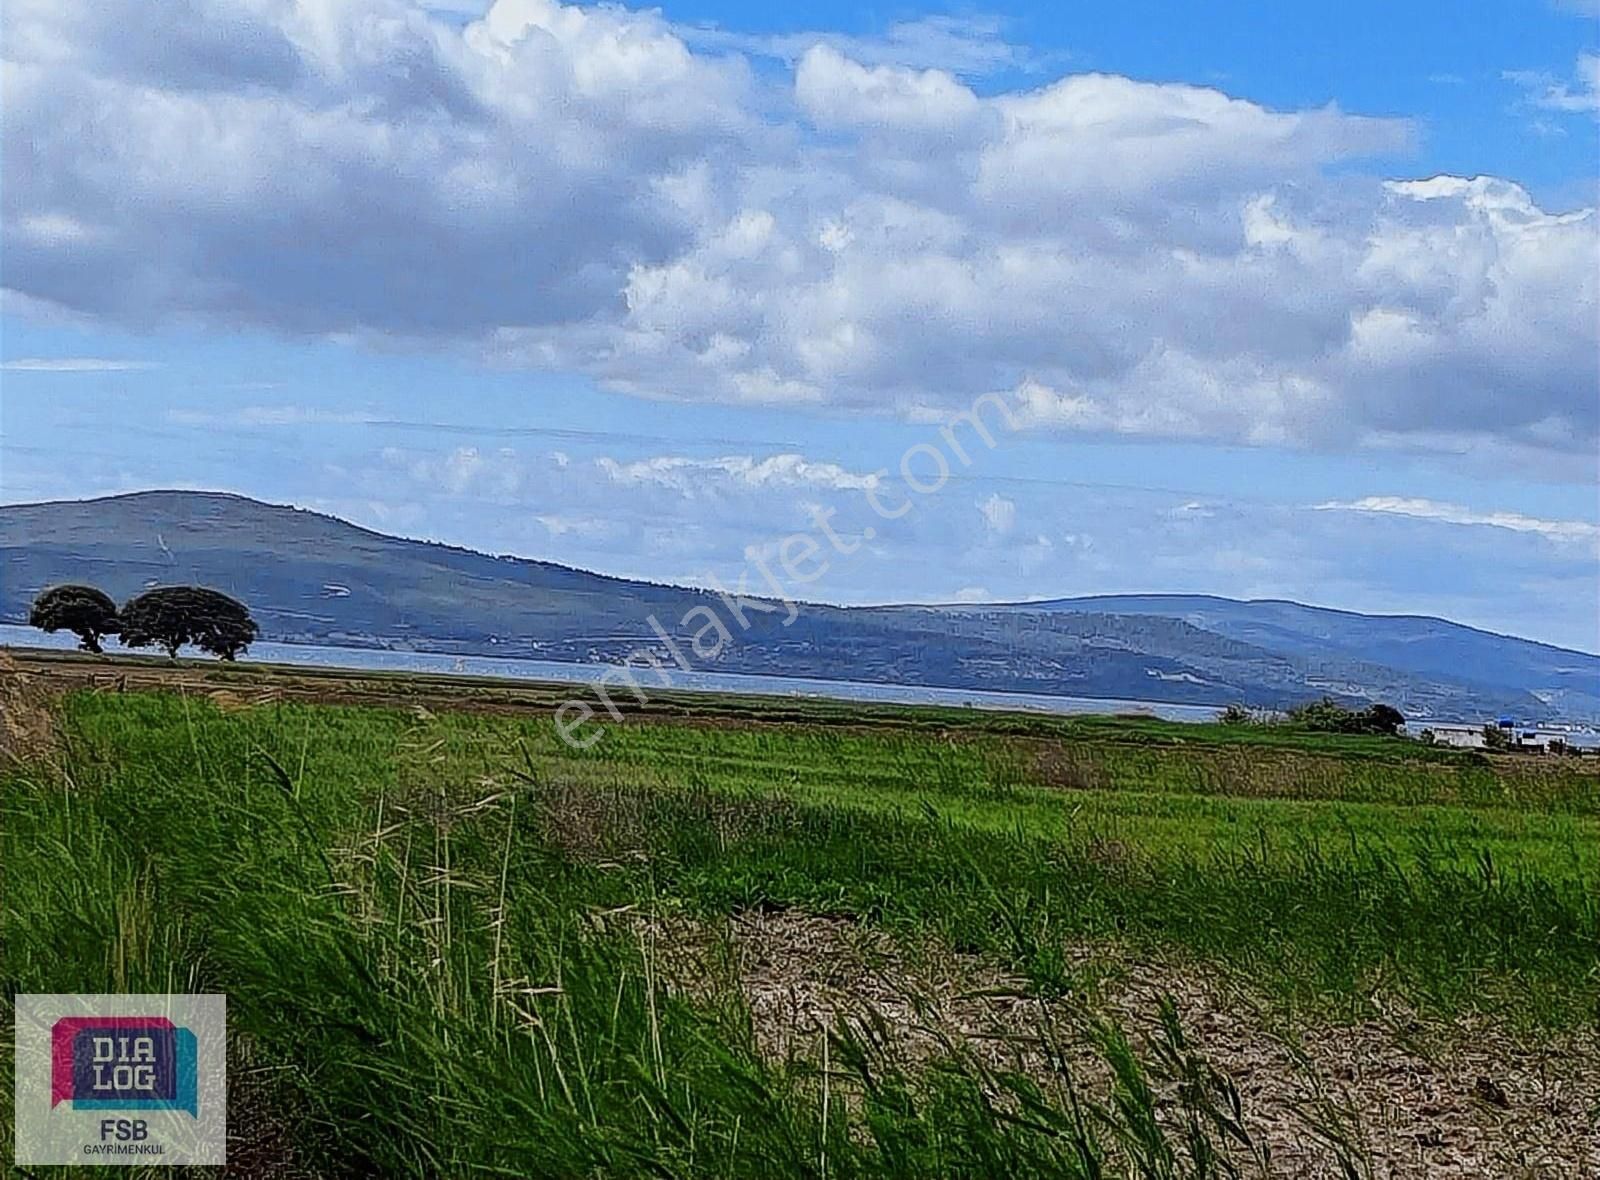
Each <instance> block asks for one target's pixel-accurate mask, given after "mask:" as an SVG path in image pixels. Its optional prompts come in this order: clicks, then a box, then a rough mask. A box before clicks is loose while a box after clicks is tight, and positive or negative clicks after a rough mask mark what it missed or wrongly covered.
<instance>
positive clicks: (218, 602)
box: [122, 586, 260, 660]
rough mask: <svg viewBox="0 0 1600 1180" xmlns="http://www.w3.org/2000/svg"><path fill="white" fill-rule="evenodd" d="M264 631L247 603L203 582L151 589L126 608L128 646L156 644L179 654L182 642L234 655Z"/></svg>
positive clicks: (124, 629) (124, 622) (124, 633)
mask: <svg viewBox="0 0 1600 1180" xmlns="http://www.w3.org/2000/svg"><path fill="white" fill-rule="evenodd" d="M259 631H260V628H258V627H257V626H256V621H255V620H254V619H252V618H251V617H250V612H249V611H248V610H247V609H245V605H244V603H242V602H239V601H238V600H237V599H233V598H229V597H228V596H227V595H226V594H223V593H222V592H221V591H219V590H208V589H206V588H205V587H203V586H163V587H161V588H160V589H156V590H147V591H145V592H144V593H143V594H141V595H139V596H138V597H137V598H134V599H132V600H130V601H129V602H128V604H127V605H126V606H124V607H123V608H122V642H123V644H124V645H126V646H128V647H147V646H149V645H150V644H157V645H159V646H161V647H164V648H166V649H167V654H168V655H169V656H171V657H172V658H174V659H176V658H177V655H178V649H179V648H180V647H182V646H183V645H184V644H193V645H194V646H195V647H198V648H199V649H200V650H201V651H204V652H210V653H211V654H212V655H215V656H218V657H220V658H222V659H224V660H231V659H233V658H234V657H236V656H237V655H239V653H241V652H243V651H244V650H245V649H246V648H248V647H249V646H250V643H251V642H252V641H253V640H254V639H255V637H256V635H257V634H258V633H259Z"/></svg>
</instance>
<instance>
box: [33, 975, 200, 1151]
mask: <svg viewBox="0 0 1600 1180" xmlns="http://www.w3.org/2000/svg"><path fill="white" fill-rule="evenodd" d="M226 1022H227V1001H226V999H225V998H224V997H223V996H219V995H138V996H135V995H74V994H49V995H19V996H17V1000H16V1034H17V1036H16V1045H17V1060H16V1124H15V1125H16V1131H17V1140H16V1162H17V1163H19V1164H68V1163H70V1164H79V1165H84V1164H147V1165H148V1164H220V1163H223V1162H224V1158H225V1152H226V1142H227V1072H226V1071H227V1053H226V1040H227V1027H226Z"/></svg>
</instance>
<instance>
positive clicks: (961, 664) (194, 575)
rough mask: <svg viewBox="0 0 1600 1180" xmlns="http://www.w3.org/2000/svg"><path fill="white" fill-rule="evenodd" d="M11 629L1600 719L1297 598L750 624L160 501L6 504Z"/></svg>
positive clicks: (1105, 601) (594, 582) (667, 590)
mask: <svg viewBox="0 0 1600 1180" xmlns="http://www.w3.org/2000/svg"><path fill="white" fill-rule="evenodd" d="M0 563H3V564H0V621H5V622H12V623H18V622H25V621H26V618H27V613H28V605H29V603H30V602H31V601H32V599H33V597H34V595H35V594H36V593H37V592H38V591H39V590H40V589H42V588H43V587H45V586H48V585H51V584H54V583H57V582H64V581H78V582H89V583H92V584H94V585H97V586H99V587H101V588H102V589H104V590H105V591H106V592H107V593H109V594H111V595H112V597H114V598H116V599H118V600H119V601H121V600H123V599H126V598H128V597H130V596H132V595H134V594H136V593H138V592H140V591H141V590H143V589H145V588H147V587H150V586H154V585H172V584H181V583H194V584H201V585H207V586H213V587H216V588H217V589H220V590H224V591H226V592H228V593H230V594H233V595H235V596H236V597H239V598H241V599H243V600H244V601H245V602H246V603H248V604H249V606H250V609H251V611H252V612H253V613H254V615H255V617H256V619H257V620H258V621H259V622H260V624H261V629H262V638H263V639H271V640H278V641H282V642H288V643H322V644H341V645H349V646H361V647H388V648H409V649H416V650H426V651H439V652H447V653H456V654H475V655H495V656H505V657H527V658H534V659H545V660H576V661H589V662H594V661H599V662H617V661H621V660H623V659H625V658H626V657H627V656H628V654H629V653H630V652H632V651H634V650H636V649H638V648H640V647H648V648H651V649H652V650H654V651H655V652H656V653H658V655H659V657H660V658H662V659H663V660H666V659H669V658H670V657H669V656H668V654H667V649H666V644H665V643H664V642H663V641H662V640H661V639H660V638H659V637H658V636H657V635H656V633H655V632H654V630H653V629H652V627H651V625H650V623H649V622H648V619H649V618H650V616H652V615H653V616H655V618H656V619H657V620H659V621H660V623H661V624H662V625H663V626H664V628H665V629H666V631H667V632H668V633H669V635H671V636H672V637H673V639H674V641H675V642H676V643H677V645H678V646H679V649H680V650H681V651H682V652H684V653H686V654H687V653H689V652H690V650H691V649H690V646H689V638H690V635H691V634H692V633H693V632H695V631H696V630H699V629H700V628H701V627H703V626H704V625H705V623H706V618H707V616H706V615H705V613H704V612H701V613H699V614H698V615H697V617H695V618H691V619H690V620H689V622H688V623H687V625H685V624H683V622H682V620H683V619H684V617H685V615H687V614H689V612H691V611H692V610H693V609H694V608H695V607H709V608H711V610H712V611H714V612H716V613H717V614H718V616H719V617H720V618H721V619H722V621H723V623H724V625H725V626H727V627H728V629H729V630H730V631H731V632H732V634H733V641H732V642H731V643H726V644H724V645H723V650H722V651H721V652H720V653H719V654H718V656H717V658H716V659H715V660H714V661H710V662H707V661H702V660H699V659H697V658H696V657H694V656H693V655H689V656H688V658H689V659H690V662H691V663H692V664H693V666H694V667H695V669H696V670H697V671H721V672H747V673H757V674H769V675H788V676H808V677H821V678H835V679H841V678H847V679H852V680H875V681H885V682H893V683H902V684H923V685H939V686H945V687H951V688H970V689H982V690H989V691H1012V692H1039V693H1054V694H1063V695H1070V696H1082V697H1100V698H1119V699H1132V700H1150V701H1165V702H1183V703H1192V704H1215V705H1219V706H1220V705H1223V704H1227V703H1230V702H1235V701H1237V702H1242V703H1245V704H1248V705H1252V706H1261V707H1283V706H1286V705H1290V704H1294V703H1296V702H1299V701H1303V700H1306V699H1309V698H1312V697H1317V696H1322V695H1325V694H1326V695H1332V696H1334V697H1337V698H1340V699H1345V700H1348V701H1351V702H1366V701H1373V700H1381V701H1387V702H1389V703H1391V704H1394V705H1396V706H1398V707H1399V708H1400V709H1401V710H1402V711H1404V712H1405V713H1406V714H1407V716H1408V717H1416V718H1423V717H1432V718H1438V719H1441V720H1444V719H1452V720H1481V719H1483V718H1485V717H1489V716H1499V715H1505V714H1510V715H1514V716H1516V717H1519V718H1522V719H1528V720H1566V721H1595V720H1600V657H1597V656H1593V655H1588V654H1585V653H1582V652H1575V651H1567V650H1565V649H1562V648H1558V647H1552V646H1549V645H1547V644H1542V643H1534V642H1532V641H1530V640H1525V639H1516V638H1512V637H1509V636H1504V635H1495V634H1492V633H1490V632H1486V631H1479V630H1476V629H1474V628H1471V627H1464V626H1461V625H1459V624H1456V623H1450V622H1446V621H1445V620H1443V619H1433V618H1422V617H1415V616H1386V615H1363V614H1356V613H1353V612H1350V611H1338V610H1327V609H1324V608H1321V607H1313V606H1302V605H1300V604H1299V603H1294V602H1278V601H1248V602H1241V601H1236V600H1234V599H1228V598H1213V597H1209V596H1204V595H1175V594H1139V595H1113V596H1100V597H1091V598H1062V599H1055V600H1051V601H1047V602H1029V603H1016V604H1006V605H983V606H965V605H963V606H933V607H929V606H882V607H837V606H821V605H805V606H802V607H801V609H800V612H799V616H798V618H796V619H795V620H794V622H793V623H792V625H790V626H787V627H785V626H783V625H782V619H783V618H784V617H785V615H784V612H773V613H767V614H759V613H751V614H749V615H748V618H749V619H750V623H751V626H750V628H749V630H747V631H741V630H740V629H739V628H738V627H737V626H736V625H735V624H734V622H733V621H732V619H731V618H730V616H729V612H728V610H727V608H726V606H725V605H724V603H723V602H722V600H721V599H720V598H719V597H718V596H717V595H715V594H711V593H708V592H705V591H699V590H692V589H686V588H683V587H679V586H667V585H657V584H653V583H649V582H637V581H629V580H626V579H621V578H612V577H606V576H604V575H601V574H594V573H589V572H587V571H585V570H578V569H571V568H569V567H567V566H562V565H555V564H553V563H550V562H544V561H531V560H528V559H525V558H519V557H493V556H489V555H486V554H482V553H476V552H473V551H471V550H468V549H459V548H455V547H453V546H448V545H440V544H435V543H432V542H423V541H411V540H405V539H402V538H399V537H391V536H386V535H384V534H382V533H376V532H372V531H370V530H368V529H364V528H359V527H357V526H356V525H352V524H349V523H347V522H346V521H342V520H339V519H337V518H335V517H331V516H325V515H323V514H321V513H317V512H310V511H307V510H304V509H297V508H290V507H281V506H277V505H270V504H263V503H260V502H259V501H256V500H250V499H247V498H244V497H242V496H232V495H223V494H220V493H211V492H176V491H155V492H139V493H135V494H132V495H125V496H109V497H105V498H102V499H96V500H81V501H80V500H75V501H56V502H51V503H45V504H21V505H9V506H3V507H0Z"/></svg>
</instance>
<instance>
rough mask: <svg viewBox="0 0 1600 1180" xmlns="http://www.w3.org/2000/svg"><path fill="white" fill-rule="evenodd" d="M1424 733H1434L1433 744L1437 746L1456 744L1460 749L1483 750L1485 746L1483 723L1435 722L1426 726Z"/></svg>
mask: <svg viewBox="0 0 1600 1180" xmlns="http://www.w3.org/2000/svg"><path fill="white" fill-rule="evenodd" d="M1421 732H1422V733H1431V734H1432V735H1433V744H1434V745H1436V746H1454V747H1455V748H1456V749H1458V750H1481V749H1483V748H1484V742H1483V726H1481V725H1450V724H1446V723H1444V722H1434V723H1433V724H1430V725H1427V726H1424V727H1423V729H1422V731H1421Z"/></svg>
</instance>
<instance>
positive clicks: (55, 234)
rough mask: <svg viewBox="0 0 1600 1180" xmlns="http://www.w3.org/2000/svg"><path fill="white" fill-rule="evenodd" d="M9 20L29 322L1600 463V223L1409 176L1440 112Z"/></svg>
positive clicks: (645, 388) (848, 60)
mask: <svg viewBox="0 0 1600 1180" xmlns="http://www.w3.org/2000/svg"><path fill="white" fill-rule="evenodd" d="M4 22H5V29H4V32H5V38H4V52H5V54H6V60H5V63H4V88H3V101H4V106H5V110H6V119H5V121H4V128H3V137H4V140H3V166H4V171H5V175H6V185H5V186H4V191H3V194H0V200H3V213H4V237H3V248H4V251H5V256H6V276H5V282H6V285H7V287H8V288H9V290H8V292H7V298H8V300H12V301H14V302H13V304H12V305H14V306H21V307H32V308H38V307H51V306H53V307H56V308H61V309H67V310H70V311H71V312H72V313H74V314H76V315H80V316H82V315H87V316H90V317H97V318H99V319H101V320H103V321H105V322H110V323H115V324H118V325H134V326H160V325H170V324H199V325H203V326H219V327H224V328H228V329H245V330H265V331H270V332H276V333H282V334H287V335H291V336H296V335H304V336H318V337H325V336H335V337H344V338H349V339H350V340H352V341H354V342H357V343H361V342H366V343H379V342H381V343H383V344H384V345H385V346H393V345H394V344H396V343H399V344H401V345H404V346H412V347H434V348H449V349H457V350H461V351H463V352H466V353H468V354H471V355H476V356H481V357H482V358H484V359H485V360H487V361H489V362H491V363H495V364H501V365H521V366H528V367H533V368H540V369H551V370H558V371H569V372H575V373H580V374H583V375H586V376H588V377H590V378H591V379H593V380H595V381H597V382H599V383H601V384H602V385H604V386H606V387H608V388H612V389H617V390H622V391H626V392H631V393H635V394H638V395H641V396H646V397H652V398H678V399H686V400H700V401H719V402H736V403H772V404H779V405H790V404H798V405H814V406H833V407H847V408H859V409H862V410H865V411H870V412H879V413H893V414H898V415H902V416H906V417H911V418H930V417H931V418H937V417H939V416H941V415H943V414H946V413H948V412H950V411H951V410H953V409H956V408H959V407H960V406H964V405H966V404H970V402H971V401H972V399H973V398H974V396H976V395H978V394H980V393H983V392H990V391H1004V392H1008V393H1012V394H1014V395H1015V396H1017V397H1018V398H1019V400H1021V401H1022V402H1023V403H1024V404H1025V407H1026V415H1025V421H1026V423H1027V424H1028V425H1029V426H1031V427H1032V428H1035V429H1038V430H1041V431H1055V432H1062V433H1066V432H1082V431H1092V432H1111V433H1119V434H1128V435H1147V436H1158V437H1168V438H1194V439H1205V440H1216V441H1225V442H1243V443H1264V444H1277V445H1287V446H1309V447H1349V446H1359V445H1362V444H1364V443H1368V442H1372V441H1374V440H1381V445H1384V446H1391V447H1392V446H1394V445H1397V444H1398V445H1405V444H1406V440H1408V439H1411V438H1416V439H1418V440H1419V441H1420V440H1425V439H1426V438H1428V437H1433V436H1437V435H1438V434H1440V433H1441V432H1445V433H1449V434H1451V435H1452V436H1455V437H1466V438H1478V439H1484V440H1488V439H1493V440H1496V442H1497V443H1503V444H1506V445H1509V446H1513V447H1516V448H1519V449H1520V450H1521V451H1522V452H1527V451H1528V450H1529V449H1531V451H1532V452H1533V453H1535V454H1538V453H1550V452H1566V453H1568V454H1585V453H1587V454H1592V453H1593V452H1594V448H1595V445H1596V442H1597V436H1600V406H1597V398H1596V396H1595V392H1596V389H1597V387H1600V361H1597V355H1600V339H1597V327H1596V323H1597V317H1596V308H1597V298H1596V296H1597V292H1596V284H1597V267H1596V257H1597V251H1596V242H1597V238H1596V232H1597V224H1600V222H1597V214H1596V211H1595V210H1594V209H1580V210H1575V211H1549V210H1545V209H1541V208H1540V207H1539V206H1538V205H1537V204H1536V203H1535V202H1534V200H1533V199H1532V198H1531V197H1530V195H1529V194H1528V193H1527V192H1526V191H1524V190H1523V189H1522V188H1520V187H1518V186H1517V185H1516V184H1514V183H1512V182H1510V181H1508V180H1503V179H1496V178H1492V177H1475V178H1459V177H1450V176H1440V177H1431V178H1415V179H1399V180H1394V179H1390V180H1385V179H1382V178H1381V176H1380V175H1379V173H1380V172H1390V173H1392V172H1393V171H1394V170H1395V165H1394V164H1393V162H1392V160H1393V158H1394V157H1395V156H1396V155H1397V154H1398V153H1403V152H1404V150H1405V149H1406V148H1407V146H1408V144H1409V143H1410V142H1411V141H1412V138H1413V136H1414V135H1415V133H1416V131H1415V129H1414V128H1412V127H1411V126H1409V125H1408V124H1407V123H1405V122H1403V121H1397V120H1392V119H1374V118H1366V117H1362V116H1358V115H1353V114H1350V113H1347V112H1345V111H1342V110H1340V109H1338V108H1336V107H1331V106H1330V107H1327V108H1321V109H1315V110H1299V111H1273V110H1268V109H1266V108H1264V107H1262V106H1260V105H1258V104H1255V103H1252V102H1249V101H1246V100H1244V99H1240V98H1237V97H1231V96H1229V95H1227V94H1224V93H1222V92H1220V91H1218V90H1215V89H1209V88H1203V87H1197V86H1188V85H1180V84H1154V83H1148V82H1140V81H1134V80H1131V79H1128V78H1123V77H1118V76H1113V75H1105V74H1072V75H1067V76H1064V77H1061V78H1059V79H1057V80H1054V81H1050V82H1048V83H1045V84H1042V85H1039V86H1037V87H1036V88H1033V89H1026V90H1014V91H1008V92H1001V93H997V94H980V93H978V92H977V91H976V90H974V89H973V88H972V86H970V85H969V84H968V81H966V80H964V78H963V76H962V74H960V73H958V72H951V70H950V69H930V68H916V67H913V66H907V65H905V64H902V63H903V62H904V61H905V60H907V54H905V53H896V52H894V46H889V47H888V48H887V49H885V48H884V47H881V46H880V47H878V48H877V49H876V50H875V49H874V48H873V47H871V46H868V45H865V44H864V43H860V42H850V41H846V40H840V39H833V40H823V39H819V40H818V41H817V42H816V43H814V44H811V45H809V46H807V47H805V48H804V49H801V48H800V46H799V45H788V46H785V47H783V48H782V51H781V53H780V54H779V61H778V62H777V63H774V62H773V60H772V59H771V58H770V57H768V58H767V59H765V60H764V63H763V64H762V66H761V68H757V66H756V65H755V64H754V63H753V57H754V56H756V54H757V51H756V50H754V49H751V50H749V51H742V50H741V49H740V48H739V46H738V43H737V39H733V40H731V41H730V40H729V39H727V38H722V39H721V40H720V41H719V39H718V38H715V37H709V36H707V34H706V33H705V31H704V30H701V31H699V32H698V33H696V32H695V31H691V30H683V29H679V28H675V27H674V26H672V25H671V24H669V23H668V22H666V21H665V20H664V19H663V18H662V17H661V16H660V15H659V14H656V13H650V12H635V11H631V10H627V9H623V8H611V7H606V8H584V9H579V8H575V7H564V6H561V5H559V4H554V3H549V2H547V0H498V2H497V3H495V4H494V5H493V6H492V7H491V8H489V9H488V11H487V12H486V13H485V14H484V15H483V16H482V18H481V19H475V20H466V21H463V20H461V19H459V18H455V19H447V18H446V16H444V15H441V14H439V13H437V12H429V11H426V10H424V9H422V8H416V7H411V6H408V5H405V4H402V3H399V2H398V0H349V2H346V3H334V2H333V0H302V2H300V3H288V2H287V0H184V2H183V3H170V4H161V5H157V6H154V7H151V6H149V5H143V4H140V5H135V4H132V3H129V2H127V0H99V2H96V3H89V2H87V0H48V2H46V0H13V2H12V3H10V4H8V5H7V6H6V8H5V13H4ZM923 32H924V33H926V32H927V31H926V30H924V31H923ZM945 32H946V33H949V32H951V30H948V29H947V30H945ZM955 33H957V34H960V33H962V30H959V29H957V30H955ZM896 36H898V37H899V38H900V40H901V42H902V46H901V48H902V49H903V48H904V43H911V44H913V45H914V44H915V42H916V35H914V34H913V33H911V32H907V31H905V30H901V31H900V32H899V33H897V34H896ZM952 44H955V46H956V48H958V49H963V52H965V50H966V49H971V53H970V54H968V56H967V57H966V58H962V59H960V61H964V62H967V63H968V64H969V65H970V68H972V69H981V68H982V67H983V65H984V63H985V61H992V62H994V63H996V64H1002V63H1004V62H1006V61H1007V60H1009V59H1007V58H1006V57H1005V56H1004V54H1003V52H1000V51H996V50H993V49H992V48H989V49H986V48H984V43H983V41H982V39H981V38H980V39H976V40H974V39H971V38H968V39H967V40H960V38H959V37H957V39H956V42H951V41H950V40H949V38H946V42H945V43H942V47H941V52H950V51H951V45H952ZM963 47H965V48H963ZM768 52H772V51H771V50H769V51H768ZM985 53H988V54H989V55H990V56H989V57H988V58H986V57H985V56H984V54H985ZM913 56H914V55H913ZM933 60H943V59H941V58H940V57H939V56H938V54H937V53H936V54H934V55H933ZM960 61H952V62H951V63H950V64H951V65H952V68H956V67H958V66H959V65H960ZM791 63H792V64H791ZM1552 93H1554V92H1552ZM1579 93H1580V92H1579V91H1577V90H1574V89H1568V90H1564V91H1562V92H1561V93H1560V94H1558V95H1556V96H1555V97H1556V98H1557V99H1559V100H1560V101H1561V102H1564V103H1565V102H1569V101H1577V97H1578V96H1579ZM1585 101H1587V100H1585Z"/></svg>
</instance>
